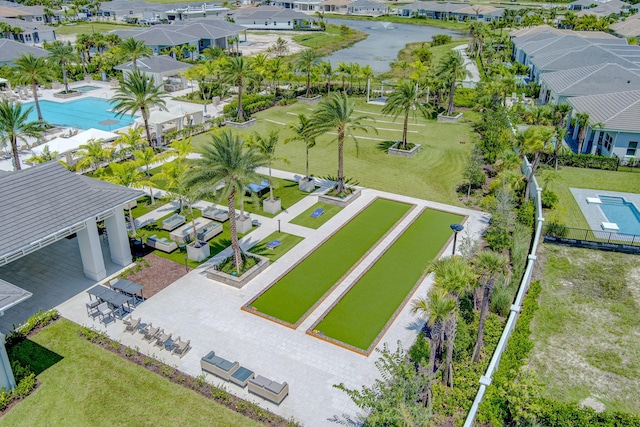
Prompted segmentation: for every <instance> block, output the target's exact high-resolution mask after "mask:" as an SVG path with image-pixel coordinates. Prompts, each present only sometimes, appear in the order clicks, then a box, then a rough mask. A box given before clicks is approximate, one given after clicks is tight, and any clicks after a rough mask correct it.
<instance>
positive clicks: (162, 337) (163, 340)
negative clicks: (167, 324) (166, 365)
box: [155, 329, 171, 348]
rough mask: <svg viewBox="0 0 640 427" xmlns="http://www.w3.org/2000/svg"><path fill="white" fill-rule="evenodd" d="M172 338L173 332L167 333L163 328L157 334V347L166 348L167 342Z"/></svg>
mask: <svg viewBox="0 0 640 427" xmlns="http://www.w3.org/2000/svg"><path fill="white" fill-rule="evenodd" d="M170 339H171V334H167V333H165V332H164V329H162V330H161V331H160V332H159V333H158V334H157V335H156V344H155V346H156V347H160V348H166V344H167V341H169V340H170Z"/></svg>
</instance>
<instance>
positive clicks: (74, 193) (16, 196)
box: [0, 161, 144, 257]
mask: <svg viewBox="0 0 640 427" xmlns="http://www.w3.org/2000/svg"><path fill="white" fill-rule="evenodd" d="M143 194H144V193H143V192H142V191H139V190H133V189H130V188H125V187H122V186H120V185H115V184H110V183H108V182H103V181H98V180H96V179H93V178H88V177H85V176H82V175H78V174H75V173H73V172H69V171H68V170H67V169H65V168H64V167H63V166H62V165H61V164H60V163H58V162H56V161H53V162H48V163H44V164H42V165H37V166H34V167H32V168H29V169H24V170H21V171H16V172H11V173H10V174H2V175H0V200H2V203H0V257H2V256H4V255H7V254H9V253H12V252H14V251H17V250H20V249H21V248H24V247H27V246H29V245H30V244H31V243H34V242H37V241H39V240H40V239H43V238H45V237H47V236H50V235H52V234H54V233H57V232H58V231H60V230H62V229H65V228H67V227H70V226H72V225H75V224H78V223H81V222H83V221H85V220H87V219H89V218H92V217H95V216H97V215H99V214H101V213H104V212H107V211H108V210H110V209H112V208H114V207H116V206H120V205H123V204H125V203H127V202H130V201H132V200H134V199H136V198H138V197H140V196H142V195H143Z"/></svg>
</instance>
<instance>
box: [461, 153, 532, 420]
mask: <svg viewBox="0 0 640 427" xmlns="http://www.w3.org/2000/svg"><path fill="white" fill-rule="evenodd" d="M531 172H532V171H531V164H530V163H529V161H528V160H527V158H526V157H525V159H524V161H523V162H522V173H523V174H524V175H525V176H526V177H527V181H530V183H531V185H530V186H529V195H528V196H529V198H530V199H532V200H533V201H534V203H535V207H536V230H535V235H534V238H533V244H532V245H531V252H530V253H529V256H528V257H527V268H526V269H525V271H524V275H523V276H522V282H520V287H519V288H518V295H517V296H516V300H515V302H514V303H513V305H512V306H511V313H510V314H509V319H508V320H507V324H506V325H505V327H504V331H502V336H501V337H500V341H498V346H497V347H496V350H495V352H494V353H493V357H492V358H491V362H489V367H488V368H487V371H486V372H485V373H484V375H483V376H482V377H480V388H479V389H478V393H477V394H476V398H475V399H474V401H473V405H471V409H470V410H469V413H468V414H467V419H466V420H465V422H464V427H472V426H473V425H474V423H475V419H476V415H477V414H478V407H479V406H480V403H481V402H482V399H483V398H484V393H485V392H486V391H487V387H489V385H490V384H491V380H492V378H493V374H494V373H495V371H496V369H498V365H499V364H500V358H501V357H502V353H503V352H504V350H505V349H506V348H507V344H508V342H509V337H510V336H511V332H513V329H514V328H515V327H516V321H517V320H518V316H519V314H520V310H521V309H522V300H523V299H524V296H525V294H526V293H527V290H528V289H529V284H530V283H531V274H532V273H533V267H534V266H535V262H536V251H537V250H538V244H539V243H540V237H541V236H542V226H543V224H544V217H543V216H542V203H541V197H542V188H540V186H539V185H538V181H537V180H536V177H535V176H534V175H533V174H532V173H531Z"/></svg>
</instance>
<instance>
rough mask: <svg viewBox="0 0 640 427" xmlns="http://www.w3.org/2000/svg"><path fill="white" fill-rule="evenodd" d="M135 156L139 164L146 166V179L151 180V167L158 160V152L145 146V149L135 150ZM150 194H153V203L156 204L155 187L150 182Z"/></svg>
mask: <svg viewBox="0 0 640 427" xmlns="http://www.w3.org/2000/svg"><path fill="white" fill-rule="evenodd" d="M133 158H134V159H136V161H137V162H138V165H140V166H144V179H145V180H146V181H149V179H150V178H151V176H150V175H149V167H150V166H151V165H152V164H153V163H155V162H157V161H158V160H159V159H158V154H157V153H156V151H155V150H154V149H153V148H151V147H145V149H144V150H136V151H134V152H133ZM149 195H150V196H151V204H152V205H153V204H155V202H156V200H155V198H154V196H153V187H152V186H151V185H150V184H149Z"/></svg>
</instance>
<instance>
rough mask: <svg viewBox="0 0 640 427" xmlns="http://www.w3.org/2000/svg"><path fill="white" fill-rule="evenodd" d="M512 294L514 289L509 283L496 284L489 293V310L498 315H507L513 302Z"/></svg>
mask: <svg viewBox="0 0 640 427" xmlns="http://www.w3.org/2000/svg"><path fill="white" fill-rule="evenodd" d="M516 289H517V288H516ZM514 294H515V290H514V288H513V287H512V286H509V283H501V284H499V285H497V286H496V287H495V288H494V290H493V293H492V294H491V304H490V310H491V311H492V312H493V313H496V314H498V315H500V316H503V317H504V316H507V315H508V314H509V310H510V309H511V305H512V304H513V296H514Z"/></svg>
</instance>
